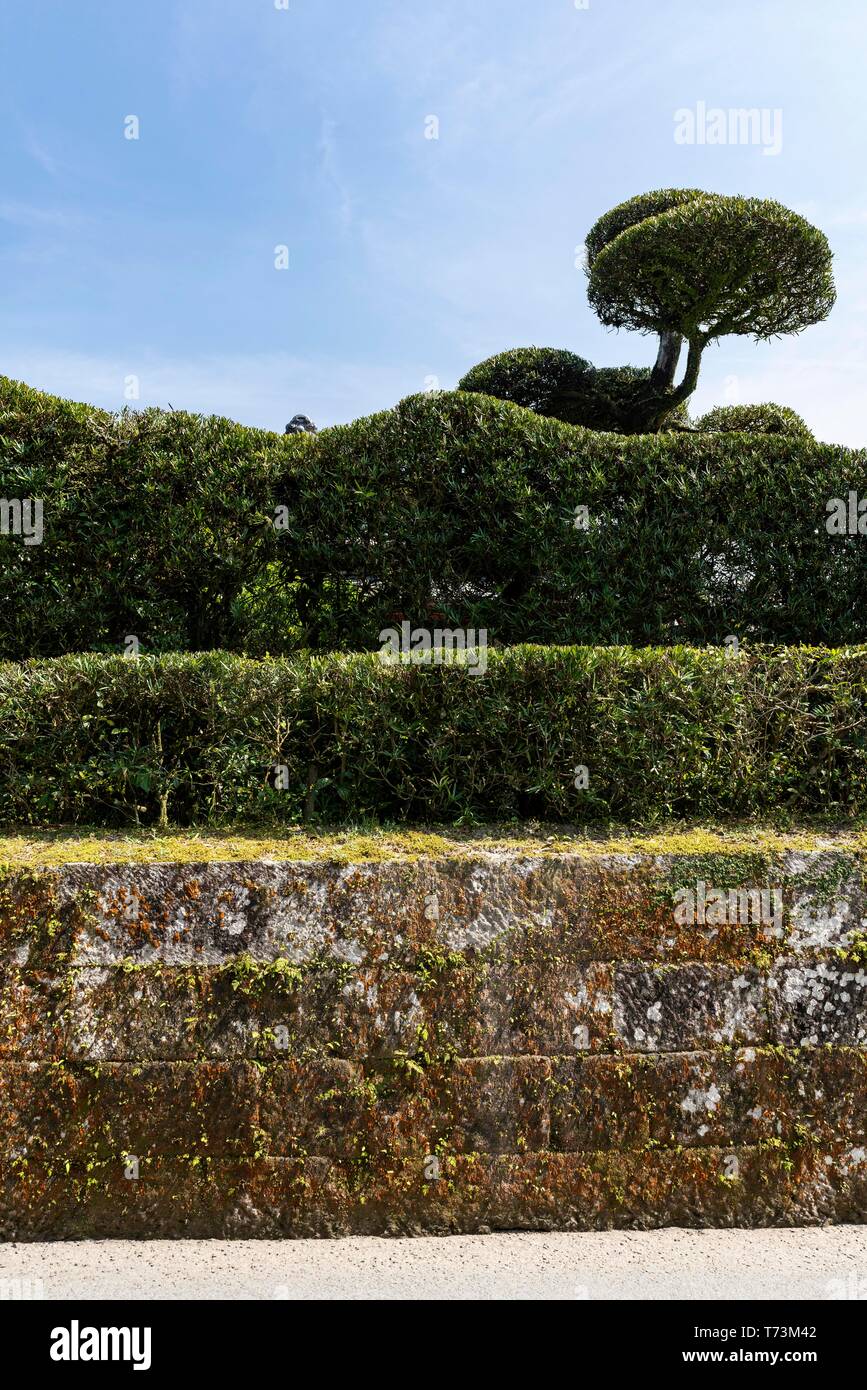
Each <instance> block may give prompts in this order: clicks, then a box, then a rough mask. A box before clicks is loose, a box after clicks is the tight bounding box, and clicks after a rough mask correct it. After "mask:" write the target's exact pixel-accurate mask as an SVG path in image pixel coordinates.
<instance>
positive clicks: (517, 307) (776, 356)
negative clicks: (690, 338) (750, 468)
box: [0, 0, 867, 444]
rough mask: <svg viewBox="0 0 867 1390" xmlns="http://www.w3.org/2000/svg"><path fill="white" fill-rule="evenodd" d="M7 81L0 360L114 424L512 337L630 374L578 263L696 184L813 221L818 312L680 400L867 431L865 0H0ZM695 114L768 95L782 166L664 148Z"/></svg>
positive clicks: (407, 366)
mask: <svg viewBox="0 0 867 1390" xmlns="http://www.w3.org/2000/svg"><path fill="white" fill-rule="evenodd" d="M278 3H280V0H278ZM0 77H2V80H0V113H2V120H0V152H2V170H3V177H2V182H0V264H2V277H3V278H2V284H3V295H2V316H0V372H3V373H5V374H7V375H11V376H14V377H18V378H21V379H23V380H25V381H28V382H30V383H31V384H33V385H36V386H39V387H42V388H44V389H47V390H50V391H53V392H56V393H58V394H60V395H64V396H69V397H72V398H74V399H78V400H85V401H90V402H94V403H96V404H99V405H102V406H105V407H108V408H111V409H119V408H121V407H122V406H123V404H124V383H125V380H126V378H127V377H129V376H130V375H135V376H137V377H138V378H139V380H140V390H141V395H140V401H139V402H138V403H139V404H141V405H150V404H157V405H166V404H168V403H169V402H170V403H171V404H172V405H174V406H175V407H176V408H184V409H189V410H195V411H202V412H205V413H210V412H218V413H220V414H225V415H229V416H231V417H233V418H234V419H237V420H240V421H243V422H244V423H246V424H253V425H263V426H267V427H270V428H276V429H282V427H283V425H284V424H285V422H286V421H287V420H288V419H289V418H290V417H291V416H292V415H294V414H295V413H296V412H303V413H305V414H308V415H310V416H311V417H312V418H313V419H314V420H315V421H316V422H317V423H318V424H319V425H320V426H322V425H326V424H333V423H337V422H341V421H345V420H350V419H353V418H354V417H356V416H358V415H362V414H368V413H370V412H372V411H375V410H380V409H384V408H386V407H388V406H391V405H393V404H394V403H395V402H396V401H397V400H399V399H400V398H401V397H402V396H406V395H409V394H410V393H412V392H414V391H418V390H422V389H424V387H425V385H426V383H427V384H430V381H431V379H432V378H436V380H437V381H438V383H439V384H440V385H442V386H443V387H451V386H454V385H455V383H456V382H457V379H458V378H459V377H460V375H461V374H462V373H463V372H464V371H466V369H467V368H468V367H470V366H471V365H472V364H473V363H475V362H477V361H479V360H480V359H482V358H484V357H486V356H489V355H490V354H491V353H493V352H497V351H500V350H502V349H505V348H510V347H519V346H526V345H529V344H533V343H535V344H539V345H543V346H556V347H569V348H572V349H573V350H575V351H576V352H579V353H581V354H582V355H583V356H585V357H589V358H590V359H591V360H592V361H593V362H595V363H596V364H597V365H600V366H604V365H615V364H620V363H626V362H633V363H639V364H641V363H647V362H649V361H650V360H652V357H653V344H652V341H651V340H650V339H648V338H642V337H640V336H638V335H635V334H628V333H624V332H621V333H612V332H610V331H608V330H605V329H603V328H602V327H601V326H600V325H599V324H598V322H597V320H596V319H595V317H594V315H593V313H592V311H591V310H590V308H589V306H588V304H587V300H586V295H585V278H584V274H583V271H582V270H581V269H579V268H577V267H576V264H575V262H576V254H575V253H576V247H577V246H578V245H579V244H580V243H581V242H582V241H583V238H584V236H585V235H586V232H587V231H588V229H589V227H590V226H591V225H592V223H593V222H594V221H595V219H596V218H597V217H598V216H599V215H600V214H601V213H603V212H605V211H606V210H607V209H608V208H610V207H612V206H613V205H614V204H616V203H618V202H621V201H622V200H623V199H624V198H627V197H630V196H632V195H633V194H635V193H640V192H644V191H646V190H648V189H652V188H659V187H667V186H699V187H704V188H708V189H712V190H716V191H719V192H723V193H744V194H747V195H751V196H761V197H773V198H777V199H779V200H780V201H781V202H783V203H786V204H787V205H788V206H790V207H792V208H795V209H796V210H797V211H800V212H802V213H803V214H804V215H805V216H807V217H809V218H810V219H811V220H813V221H814V222H816V223H817V225H818V226H820V227H822V228H823V230H824V231H825V232H826V233H827V235H828V237H829V238H830V240H831V243H832V246H833V248H834V251H835V257H836V259H835V266H836V276H837V284H838V302H837V307H836V308H835V309H834V311H833V313H832V315H831V317H830V319H829V320H828V321H827V322H826V323H825V324H822V325H819V326H818V327H814V328H810V329H808V330H806V331H805V332H804V333H803V334H801V335H800V336H798V337H795V338H787V339H783V340H780V341H777V342H772V343H768V344H763V345H756V344H753V343H752V342H751V341H750V340H748V339H744V338H730V339H727V340H725V341H724V342H723V343H722V344H721V345H719V346H717V347H714V348H712V349H710V350H709V351H708V353H707V354H706V356H705V364H704V367H703V374H702V381H701V385H700V388H699V392H698V394H697V396H696V398H695V401H694V406H697V407H699V408H707V407H709V406H710V405H713V404H716V403H721V402H723V401H725V400H730V399H739V400H743V401H751V400H776V401H780V402H783V403H785V404H787V405H790V406H793V407H794V408H795V409H796V410H798V411H799V412H800V413H801V414H802V415H804V416H805V417H806V419H807V420H808V422H809V423H810V424H811V425H812V427H813V428H814V429H815V430H816V432H817V433H818V434H819V436H820V437H821V438H824V439H827V440H834V441H840V442H843V443H850V444H867V418H865V416H867V409H865V397H867V187H865V184H867V5H865V3H864V0H822V3H821V4H820V3H816V0H727V3H725V4H722V3H720V4H711V3H709V2H708V0H590V5H589V8H588V9H586V10H584V9H577V8H576V6H575V0H288V8H286V9H277V8H276V5H275V0H75V3H71V0H3V3H2V7H0ZM701 101H703V102H705V103H707V105H708V106H709V107H723V108H730V107H763V108H769V109H771V110H774V109H777V108H779V109H781V111H782V119H783V146H782V151H781V152H780V153H779V154H778V155H766V154H764V153H763V150H762V147H761V146H760V145H758V146H755V145H734V146H707V145H705V146H698V145H695V146H687V145H678V144H677V143H676V142H675V139H674V130H675V111H676V110H678V109H679V108H683V107H691V108H695V106H696V103H698V102H701ZM129 115H135V116H137V117H138V118H139V121H140V138H139V139H138V140H137V141H133V140H127V139H125V138H124V120H125V117H127V116H129ZM429 116H436V117H437V118H438V121H439V139H438V140H429V139H426V138H425V123H426V119H427V118H428V117H429ZM280 244H285V245H286V246H288V248H289V262H290V265H289V269H288V270H286V271H278V270H276V269H275V267H274V248H275V246H277V245H280Z"/></svg>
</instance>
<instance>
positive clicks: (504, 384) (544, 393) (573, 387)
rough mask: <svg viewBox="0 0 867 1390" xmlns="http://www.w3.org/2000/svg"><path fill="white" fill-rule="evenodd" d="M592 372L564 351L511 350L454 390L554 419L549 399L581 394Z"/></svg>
mask: <svg viewBox="0 0 867 1390" xmlns="http://www.w3.org/2000/svg"><path fill="white" fill-rule="evenodd" d="M592 371H593V368H592V366H591V365H590V363H589V362H586V361H585V360H584V358H583V357H578V356H577V355H576V354H575V353H574V352H567V351H566V350H565V349H564V348H537V347H529V348H513V349H512V350H511V351H510V352H499V353H497V355H496V356H495V357H489V358H488V359H487V360H486V361H485V362H480V363H479V364H478V366H477V367H472V368H471V369H470V371H468V372H467V374H466V376H464V377H462V378H461V380H460V381H459V382H458V390H459V391H479V392H481V394H482V395H484V396H496V398H497V400H500V401H512V402H513V403H514V404H515V405H523V406H525V407H526V408H527V409H528V410H535V411H536V412H537V413H538V414H539V415H555V414H556V411H552V410H551V409H549V406H550V403H551V401H552V399H554V398H555V397H558V396H560V395H562V393H563V392H564V391H581V390H582V384H583V381H584V379H585V378H586V377H587V376H588V375H589V374H590V373H592ZM582 423H583V422H582Z"/></svg>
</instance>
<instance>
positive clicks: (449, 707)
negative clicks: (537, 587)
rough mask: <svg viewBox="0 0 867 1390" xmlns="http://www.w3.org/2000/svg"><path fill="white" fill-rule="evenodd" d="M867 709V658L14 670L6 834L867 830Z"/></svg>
mask: <svg viewBox="0 0 867 1390" xmlns="http://www.w3.org/2000/svg"><path fill="white" fill-rule="evenodd" d="M865 692H867V647H860V648H853V649H841V650H836V651H835V650H826V649H809V648H796V649H769V650H758V649H753V650H751V649H747V650H741V652H740V653H739V654H726V653H724V652H722V651H719V650H696V649H690V648H684V647H674V648H670V649H667V650H661V649H656V648H647V649H643V650H631V649H627V648H577V647H570V648H535V647H519V648H514V649H510V650H505V651H502V652H490V653H488V667H487V670H486V672H485V673H484V674H483V675H472V674H471V673H470V671H469V670H468V669H466V668H464V667H461V666H441V667H436V666H428V667H425V666H419V665H394V666H387V665H383V664H382V663H381V661H380V660H379V657H378V656H377V655H375V654H366V655H352V656H340V655H332V656H327V657H319V656H308V657H300V656H299V657H292V658H286V659H279V660H268V661H251V660H248V659H245V658H242V657H236V656H230V655H227V654H225V653H217V654H205V655H199V656H180V655H169V656H165V657H162V658H156V657H153V658H151V657H140V658H138V659H125V658H123V657H100V656H94V655H86V656H69V657H61V658H58V659H55V660H43V661H31V662H27V663H24V664H23V665H17V664H14V663H6V664H2V665H0V820H2V821H3V822H4V823H5V824H7V825H10V824H29V825H46V824H48V825H51V824H59V823H64V822H65V823H81V824H92V825H109V826H114V825H128V824H134V823H136V822H138V823H141V824H144V825H152V824H154V823H157V822H159V821H160V819H161V818H162V819H163V820H165V821H167V822H173V823H178V824H190V823H199V824H212V825H220V824H231V823H236V822H238V821H245V822H257V821H258V822H261V823H270V824H274V825H280V824H293V823H296V822H298V821H300V820H301V819H302V818H307V819H308V820H312V821H316V820H323V821H329V822H335V821H336V822H346V821H358V820H361V819H366V818H377V819H382V820H389V821H395V820H397V821H400V820H404V821H408V822H413V821H414V822H455V821H458V820H463V821H467V820H468V819H472V818H474V817H475V818H477V819H479V820H486V821H502V820H509V819H511V818H514V817H521V818H527V817H538V818H541V819H549V820H556V821H561V822H575V823H582V824H592V823H594V822H596V823H604V822H607V821H620V822H623V823H626V822H649V821H654V820H658V819H660V818H669V817H701V818H708V819H711V820H720V819H725V818H729V817H738V818H742V817H747V816H751V815H758V814H767V813H769V812H772V813H774V814H779V813H780V812H781V811H783V812H786V811H787V812H789V813H790V814H791V815H792V816H811V815H824V816H827V817H829V818H830V817H833V818H836V819H837V820H840V819H841V818H849V817H854V816H862V815H864V814H865V812H867V709H865ZM580 768H586V769H587V774H588V776H587V777H586V778H585V777H583V776H582V775H578V774H577V769H580ZM576 783H577V785H576Z"/></svg>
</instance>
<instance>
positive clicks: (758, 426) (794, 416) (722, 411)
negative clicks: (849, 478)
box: [696, 401, 815, 439]
mask: <svg viewBox="0 0 867 1390" xmlns="http://www.w3.org/2000/svg"><path fill="white" fill-rule="evenodd" d="M696 429H699V430H706V431H708V432H709V433H716V432H721V431H725V430H743V431H746V433H748V434H789V435H797V436H799V437H800V438H801V439H815V435H814V434H813V431H812V430H811V429H810V427H809V425H808V424H807V422H806V420H804V419H802V418H801V416H800V415H799V414H798V412H797V411H796V410H792V409H791V408H790V407H789V406H787V405H776V404H775V403H774V402H773V401H765V402H763V403H762V404H761V405H718V406H716V408H715V409H714V410H709V411H708V412H707V414H706V415H702V417H701V419H700V420H697V421H696Z"/></svg>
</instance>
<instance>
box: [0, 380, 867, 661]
mask: <svg viewBox="0 0 867 1390" xmlns="http://www.w3.org/2000/svg"><path fill="white" fill-rule="evenodd" d="M850 491H855V492H857V494H858V495H859V496H861V497H863V496H867V452H865V451H864V450H849V449H844V448H839V447H834V446H830V445H823V444H818V443H816V442H815V441H812V440H809V439H796V438H790V437H787V436H782V435H776V436H767V437H762V436H754V437H745V436H744V435H742V434H728V433H721V434H702V435H699V434H674V433H664V434H660V435H649V436H637V437H634V438H620V437H618V436H615V435H610V434H601V433H596V432H594V431H591V430H584V429H579V428H576V427H573V426H570V425H567V424H564V423H562V422H559V421H556V420H550V419H544V418H542V417H540V416H538V415H536V414H534V413H532V412H531V411H528V410H524V409H521V408H520V407H518V406H515V405H512V404H509V403H507V402H503V401H497V400H493V399H492V398H490V397H488V396H483V395H476V394H472V393H467V392H455V393H450V392H438V393H434V394H431V395H425V396H414V397H411V398H409V399H408V400H406V401H403V402H402V403H401V404H400V405H399V406H398V407H396V408H395V409H394V410H389V411H386V412H384V413H383V414H380V415H376V416H372V417H370V418H367V419H363V420H359V421H357V422H355V423H354V424H352V425H347V426H341V427H339V428H335V429H326V430H322V431H321V432H320V433H319V434H318V435H309V434H304V435H294V436H283V435H276V434H271V433H268V432H267V431H261V430H252V429H245V428H242V427H241V426H239V425H234V424H232V423H231V422H230V421H227V420H221V419H217V418H213V419H201V418H199V417H196V416H191V415H186V414H182V413H180V412H168V413H162V412H158V411H152V410H151V411H144V412H141V413H139V414H136V413H128V414H125V415H121V416H119V417H113V416H110V415H107V414H105V413H103V412H100V411H96V410H92V409H89V408H86V407H83V406H76V405H70V404H69V403H66V402H62V401H57V400H54V399H53V398H51V397H47V396H44V395H42V394H41V393H39V392H35V391H32V390H29V389H28V388H26V387H22V386H18V385H15V384H14V383H10V382H8V381H7V382H2V381H0V497H2V498H16V497H27V496H31V497H39V498H42V499H44V525H45V536H44V540H43V543H42V544H41V545H33V546H25V545H24V544H23V541H22V539H21V537H20V536H15V535H9V536H0V656H5V657H9V658H15V659H24V658H26V657H29V656H32V655H46V656H47V655H55V654H60V653H63V652H69V651H82V650H101V651H106V652H108V651H118V650H120V649H121V647H122V646H123V643H124V639H125V638H126V637H127V636H130V635H132V636H136V637H137V638H138V639H139V640H140V642H141V650H142V651H143V652H157V653H158V652H165V651H170V650H185V649H189V650H207V649H212V648H217V647H219V648H224V649H228V650H235V651H239V652H245V653H247V654H250V655H263V654H266V653H270V654H283V653H290V652H292V651H295V650H299V649H313V650H330V649H343V650H347V651H352V650H355V651H359V650H372V649H374V648H375V647H376V646H377V645H378V637H379V633H380V631H381V630H382V629H383V628H384V627H386V626H389V625H391V624H392V623H394V622H397V621H400V620H401V619H402V618H406V619H409V620H410V621H411V622H413V623H416V624H419V625H428V626H429V625H431V624H432V623H433V622H435V621H437V617H436V615H437V614H442V615H443V617H444V618H445V619H447V620H448V622H449V623H450V624H451V625H453V626H463V627H468V628H476V629H478V628H485V629H487V632H488V640H489V642H491V643H493V644H500V645H514V644H516V643H521V642H532V643H590V644H592V643H615V644H617V643H628V644H637V645H641V644H652V643H656V644H666V643H672V642H678V641H684V642H690V643H698V644H704V643H713V644H716V643H720V642H722V641H723V640H724V639H725V638H726V637H727V636H729V635H735V636H737V637H739V638H741V639H742V640H746V639H749V640H753V641H765V642H774V643H799V642H807V643H827V644H832V645H835V644H841V643H848V642H855V641H859V640H860V639H861V638H863V637H864V636H865V615H867V565H865V561H864V544H865V542H864V537H863V536H859V535H857V534H856V535H843V536H837V535H835V536H830V535H829V534H828V532H827V530H826V527H825V521H826V517H827V510H826V504H827V502H828V500H829V499H831V498H843V499H846V498H848V495H849V493H850ZM278 508H283V509H284V510H283V511H280V512H277V511H276V510H275V509H278ZM581 508H586V509H587V511H586V513H584V512H582V511H581V510H580V509H581ZM275 517H276V518H277V519H278V520H279V521H280V522H281V523H284V525H283V529H280V530H278V529H275V526H274V521H275ZM585 520H586V523H587V529H584V522H585Z"/></svg>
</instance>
